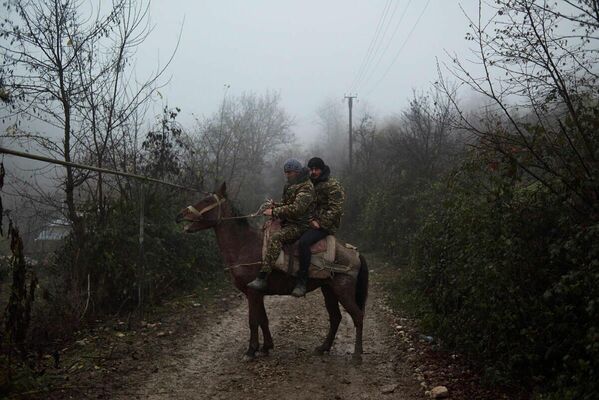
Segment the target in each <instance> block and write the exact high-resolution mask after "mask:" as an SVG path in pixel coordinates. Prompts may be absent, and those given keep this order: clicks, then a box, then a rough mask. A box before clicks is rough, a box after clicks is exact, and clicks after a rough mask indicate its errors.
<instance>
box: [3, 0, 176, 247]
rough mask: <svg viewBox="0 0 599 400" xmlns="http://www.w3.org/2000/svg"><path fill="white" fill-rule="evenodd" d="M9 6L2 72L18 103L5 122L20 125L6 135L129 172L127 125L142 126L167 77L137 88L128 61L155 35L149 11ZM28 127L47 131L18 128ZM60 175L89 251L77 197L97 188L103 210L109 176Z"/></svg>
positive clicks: (74, 4)
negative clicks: (156, 90)
mask: <svg viewBox="0 0 599 400" xmlns="http://www.w3.org/2000/svg"><path fill="white" fill-rule="evenodd" d="M3 6H4V9H5V11H6V14H5V18H4V19H3V21H2V22H1V23H0V38H1V39H0V40H1V42H0V55H1V56H2V58H3V64H2V67H1V69H0V76H2V77H3V80H4V82H3V84H4V86H5V88H6V89H5V91H7V92H8V95H9V96H10V100H11V102H10V104H9V105H8V106H7V107H5V108H4V109H3V110H2V112H3V115H2V117H3V118H8V119H12V120H13V121H15V125H14V128H13V129H10V130H9V131H8V134H7V136H8V137H10V138H11V139H14V140H17V141H19V142H20V143H24V144H26V145H28V146H32V145H33V146H34V148H35V150H36V151H41V152H44V153H46V154H48V155H50V156H53V157H56V158H59V159H62V160H65V161H83V162H86V163H91V164H95V165H96V166H100V167H102V166H106V165H108V166H112V167H119V166H122V165H123V163H122V158H123V157H124V156H125V154H126V152H127V151H130V150H131V143H132V139H131V134H130V132H129V128H131V127H132V126H135V125H136V124H138V123H139V121H135V118H137V117H139V114H140V113H143V110H144V105H145V104H146V102H147V100H148V99H149V96H150V94H151V93H152V90H154V88H155V87H156V85H157V84H158V79H159V77H160V76H161V74H162V73H163V72H164V69H160V70H157V71H155V72H154V73H153V74H152V75H151V76H150V77H149V78H148V79H147V80H145V81H142V83H135V84H134V82H133V81H134V80H133V78H132V77H133V74H134V72H132V71H131V68H130V66H131V62H130V60H131V57H132V56H133V54H134V51H135V48H136V47H137V46H139V44H141V43H142V42H143V40H144V39H145V38H146V37H147V35H148V33H149V31H150V28H149V26H148V25H147V17H148V14H147V13H148V6H147V5H138V3H137V2H136V1H135V0H117V1H115V2H113V3H111V5H110V7H106V6H102V5H100V4H98V8H97V9H93V8H90V6H89V5H88V4H87V3H84V2H82V1H78V0H40V1H29V0H8V1H6V2H4V3H3ZM167 64H168V63H167ZM26 121H30V122H31V123H33V124H35V126H37V127H38V129H40V130H41V132H31V131H29V129H23V128H19V126H23V122H26ZM134 157H136V156H134ZM56 176H57V178H58V179H59V180H60V181H61V186H62V188H63V190H64V196H65V202H64V203H65V204H66V209H67V212H66V215H67V217H68V219H69V220H70V221H71V224H72V227H73V235H74V238H75V242H76V243H80V244H79V245H83V238H84V229H83V222H82V219H81V212H80V209H79V207H78V204H77V201H76V199H75V195H76V192H77V191H79V192H81V191H86V190H90V195H91V196H92V197H94V198H95V199H96V200H97V201H98V206H99V207H98V208H96V210H99V211H100V213H103V210H104V199H105V197H106V194H105V193H104V185H103V182H104V180H105V178H104V177H102V176H98V177H97V179H95V180H94V181H95V183H94V184H90V183H89V179H90V178H91V177H92V175H90V173H89V172H87V171H81V170H77V169H74V168H72V167H69V166H67V167H65V168H64V174H62V173H57V174H56ZM93 177H94V178H95V176H93ZM84 184H86V185H84ZM94 194H95V195H94ZM58 206H59V207H58V208H59V209H60V206H61V204H58Z"/></svg>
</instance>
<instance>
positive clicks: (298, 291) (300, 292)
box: [291, 282, 307, 297]
mask: <svg viewBox="0 0 599 400" xmlns="http://www.w3.org/2000/svg"><path fill="white" fill-rule="evenodd" d="M306 290H307V289H306V284H305V283H304V282H300V283H298V284H297V285H295V287H294V288H293V291H292V292H291V295H292V296H293V297H304V296H305V295H306Z"/></svg>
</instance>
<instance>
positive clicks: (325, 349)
mask: <svg viewBox="0 0 599 400" xmlns="http://www.w3.org/2000/svg"><path fill="white" fill-rule="evenodd" d="M330 349H331V348H330V347H327V346H318V347H317V348H315V349H314V353H316V354H318V355H323V354H324V353H326V352H328V351H329V350H330Z"/></svg>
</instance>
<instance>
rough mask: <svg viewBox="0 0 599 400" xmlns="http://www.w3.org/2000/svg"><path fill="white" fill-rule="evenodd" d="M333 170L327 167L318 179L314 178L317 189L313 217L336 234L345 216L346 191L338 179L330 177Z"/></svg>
mask: <svg viewBox="0 0 599 400" xmlns="http://www.w3.org/2000/svg"><path fill="white" fill-rule="evenodd" d="M330 174H331V170H330V169H329V167H328V166H327V167H325V169H324V170H323V171H322V174H321V175H320V177H318V179H314V180H312V183H313V184H314V190H315V191H316V209H315V211H314V213H313V218H314V219H315V220H317V221H318V223H319V224H320V226H321V227H322V228H323V229H326V230H327V231H329V232H330V233H331V234H334V233H335V232H336V231H337V229H339V224H340V223H341V217H342V216H343V202H344V201H345V192H344V191H343V187H341V184H340V183H339V182H338V181H337V180H336V179H333V178H331V177H330Z"/></svg>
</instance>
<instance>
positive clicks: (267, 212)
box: [262, 208, 272, 217]
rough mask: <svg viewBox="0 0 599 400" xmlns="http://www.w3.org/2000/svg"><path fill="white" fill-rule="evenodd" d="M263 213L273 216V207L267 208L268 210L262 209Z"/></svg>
mask: <svg viewBox="0 0 599 400" xmlns="http://www.w3.org/2000/svg"><path fill="white" fill-rule="evenodd" d="M262 215H266V216H268V217H272V208H267V209H266V210H264V211H262Z"/></svg>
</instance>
